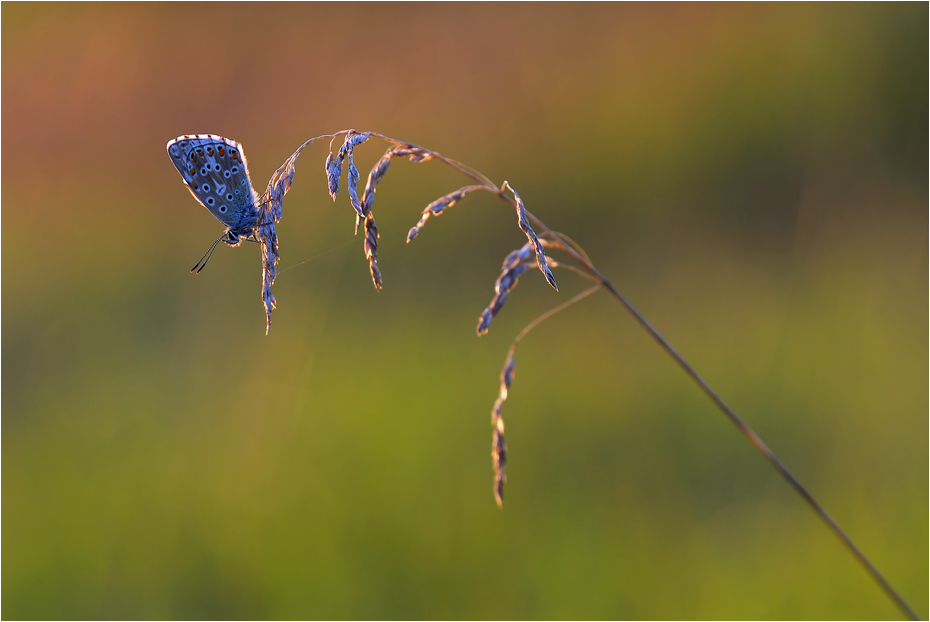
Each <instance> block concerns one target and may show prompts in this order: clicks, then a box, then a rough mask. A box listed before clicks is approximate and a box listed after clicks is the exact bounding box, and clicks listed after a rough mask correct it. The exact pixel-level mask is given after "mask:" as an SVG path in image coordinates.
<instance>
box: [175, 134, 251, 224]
mask: <svg viewBox="0 0 930 622" xmlns="http://www.w3.org/2000/svg"><path fill="white" fill-rule="evenodd" d="M168 155H169V156H170V157H171V161H172V162H173V163H174V166H175V168H177V169H178V172H179V173H181V177H182V178H183V179H184V185H185V186H187V189H188V190H190V192H191V194H193V195H194V198H195V199H197V201H198V202H199V203H200V204H201V205H203V206H204V207H205V208H207V209H208V210H209V211H210V213H211V214H213V215H214V216H215V217H216V219H217V220H219V221H220V222H221V223H223V224H224V225H226V226H228V227H231V228H232V229H233V230H236V229H238V228H241V227H244V226H246V225H247V224H253V223H254V220H255V216H256V215H257V207H256V206H257V204H258V195H257V194H256V193H255V189H254V188H252V180H251V179H250V178H249V167H248V163H247V162H246V159H245V153H243V151H242V145H240V144H239V143H237V142H236V141H234V140H229V139H228V138H223V137H222V136H216V135H214V134H197V135H194V136H178V137H177V138H175V139H174V140H171V141H169V142H168Z"/></svg>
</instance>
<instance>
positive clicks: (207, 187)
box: [200, 184, 210, 192]
mask: <svg viewBox="0 0 930 622" xmlns="http://www.w3.org/2000/svg"><path fill="white" fill-rule="evenodd" d="M200 187H201V188H203V191H204V192H210V184H204V185H202V186H200Z"/></svg>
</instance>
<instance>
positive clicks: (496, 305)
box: [476, 242, 535, 336]
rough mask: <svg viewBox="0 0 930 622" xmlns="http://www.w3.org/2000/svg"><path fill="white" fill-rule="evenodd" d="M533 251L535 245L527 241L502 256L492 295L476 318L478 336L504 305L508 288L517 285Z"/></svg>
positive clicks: (484, 331)
mask: <svg viewBox="0 0 930 622" xmlns="http://www.w3.org/2000/svg"><path fill="white" fill-rule="evenodd" d="M534 251H535V247H534V246H532V242H527V243H526V244H524V245H523V246H522V247H520V248H518V249H517V250H515V251H511V252H510V253H508V255H507V257H505V258H504V263H503V264H502V265H501V273H500V276H498V277H497V280H496V281H494V297H493V298H492V299H491V303H490V304H489V305H488V307H487V308H486V309H485V310H484V311H483V312H482V313H481V317H480V318H478V328H477V329H476V332H477V333H478V335H479V336H480V335H483V334H485V333H486V332H488V329H489V328H490V327H491V320H492V319H494V316H495V315H497V314H498V312H499V311H500V310H501V309H502V308H503V307H504V303H505V302H507V296H508V294H510V290H512V289H513V288H514V287H516V286H517V282H518V281H519V280H520V276H521V275H522V274H523V273H524V272H526V271H527V270H529V268H530V266H531V265H532V264H533V262H534Z"/></svg>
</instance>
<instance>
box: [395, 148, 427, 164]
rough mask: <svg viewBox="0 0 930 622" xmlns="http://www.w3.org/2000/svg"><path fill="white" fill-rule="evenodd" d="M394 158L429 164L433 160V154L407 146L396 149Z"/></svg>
mask: <svg viewBox="0 0 930 622" xmlns="http://www.w3.org/2000/svg"><path fill="white" fill-rule="evenodd" d="M394 156H395V157H398V158H405V157H408V156H409V157H410V161H411V162H428V161H429V160H432V159H433V157H434V156H433V152H432V151H429V150H427V149H424V148H423V147H417V146H416V145H405V146H403V147H398V148H396V149H394Z"/></svg>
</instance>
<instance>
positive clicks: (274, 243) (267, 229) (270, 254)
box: [258, 221, 280, 335]
mask: <svg viewBox="0 0 930 622" xmlns="http://www.w3.org/2000/svg"><path fill="white" fill-rule="evenodd" d="M258 239H259V242H260V243H261V245H262V303H263V304H264V305H265V334H266V335H267V334H268V330H269V329H270V328H271V312H272V311H273V310H274V309H275V299H274V294H272V293H271V286H272V285H274V280H275V277H276V276H277V265H278V259H280V257H279V255H278V234H277V232H276V231H275V226H274V221H271V222H268V223H265V224H263V225H262V226H261V227H259V230H258Z"/></svg>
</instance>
